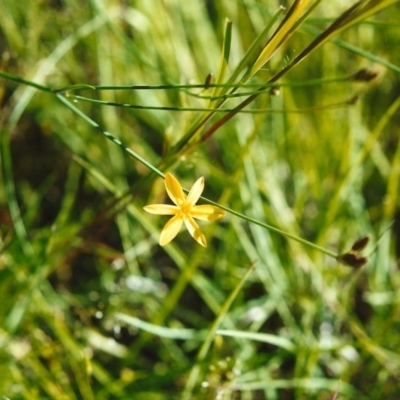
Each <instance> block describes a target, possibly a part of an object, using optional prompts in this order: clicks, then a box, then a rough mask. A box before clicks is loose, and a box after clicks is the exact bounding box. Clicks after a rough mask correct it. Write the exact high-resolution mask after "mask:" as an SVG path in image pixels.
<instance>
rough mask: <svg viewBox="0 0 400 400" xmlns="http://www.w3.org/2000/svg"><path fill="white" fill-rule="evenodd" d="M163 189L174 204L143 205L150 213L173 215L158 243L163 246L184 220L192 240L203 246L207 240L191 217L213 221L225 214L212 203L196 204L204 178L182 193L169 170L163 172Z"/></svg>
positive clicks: (180, 187)
mask: <svg viewBox="0 0 400 400" xmlns="http://www.w3.org/2000/svg"><path fill="white" fill-rule="evenodd" d="M165 189H166V190H167V193H168V196H169V197H170V199H171V200H172V201H173V202H174V203H175V205H174V206H173V205H168V204H152V205H149V206H146V207H144V210H145V211H147V212H148V213H150V214H158V215H173V217H172V218H171V219H170V220H169V221H168V222H167V224H166V225H165V226H164V228H163V230H162V231H161V236H160V245H161V246H165V245H166V244H168V243H169V242H170V241H171V240H172V239H174V237H175V236H176V235H177V234H178V232H179V231H180V229H181V227H182V223H183V222H184V223H185V225H186V228H187V229H188V231H189V233H190V234H191V235H192V237H193V238H194V240H196V241H197V242H198V243H199V244H201V245H202V246H204V247H207V241H206V238H205V237H204V235H203V234H202V233H201V230H200V228H199V226H198V225H197V223H196V221H195V220H194V219H193V218H197V219H200V220H203V221H215V220H217V219H220V218H222V217H224V216H225V211H224V210H221V209H220V208H219V207H216V206H212V205H208V204H206V205H202V206H196V205H195V204H196V202H197V200H198V199H199V197H200V196H201V193H202V192H203V189H204V178H203V177H201V178H199V179H198V180H197V181H196V182H195V184H194V185H193V186H192V188H191V189H190V192H189V194H188V195H187V197H186V195H185V194H184V193H183V190H182V186H181V185H180V184H179V182H178V180H177V179H176V178H175V177H174V176H173V175H171V174H170V173H169V172H167V173H166V174H165Z"/></svg>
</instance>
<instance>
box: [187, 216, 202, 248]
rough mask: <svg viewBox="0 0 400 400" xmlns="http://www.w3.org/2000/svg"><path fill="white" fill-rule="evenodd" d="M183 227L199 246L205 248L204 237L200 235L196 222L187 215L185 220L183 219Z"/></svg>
mask: <svg viewBox="0 0 400 400" xmlns="http://www.w3.org/2000/svg"><path fill="white" fill-rule="evenodd" d="M184 221H185V225H186V228H187V230H188V231H189V233H190V234H191V235H192V237H193V239H194V240H195V241H196V242H197V243H199V244H201V245H202V246H204V247H207V241H206V238H205V236H204V235H203V234H202V233H201V230H200V228H199V226H198V225H197V224H196V221H195V220H194V219H193V218H192V217H191V216H190V215H188V216H187V218H185V219H184Z"/></svg>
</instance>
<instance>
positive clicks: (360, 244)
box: [351, 236, 369, 251]
mask: <svg viewBox="0 0 400 400" xmlns="http://www.w3.org/2000/svg"><path fill="white" fill-rule="evenodd" d="M368 242H369V236H365V237H363V238H361V239H358V240H357V241H356V242H355V243H354V244H353V246H352V248H351V249H352V250H353V251H360V250H362V249H363V248H364V247H365V246H366V245H367V244H368Z"/></svg>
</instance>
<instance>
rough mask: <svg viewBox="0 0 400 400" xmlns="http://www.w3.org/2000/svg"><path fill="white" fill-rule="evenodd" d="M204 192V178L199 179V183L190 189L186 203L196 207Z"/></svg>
mask: <svg viewBox="0 0 400 400" xmlns="http://www.w3.org/2000/svg"><path fill="white" fill-rule="evenodd" d="M203 190H204V177H201V178H199V179H197V181H196V182H195V183H194V185H193V186H192V188H191V189H190V192H189V194H188V197H187V199H186V202H187V203H189V204H191V205H195V204H196V203H197V200H198V199H199V197H200V196H201V194H202V193H203Z"/></svg>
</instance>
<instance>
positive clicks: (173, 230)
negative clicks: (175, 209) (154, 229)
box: [159, 215, 183, 246]
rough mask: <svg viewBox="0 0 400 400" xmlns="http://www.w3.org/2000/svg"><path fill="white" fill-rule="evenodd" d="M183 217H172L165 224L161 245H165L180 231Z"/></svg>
mask: <svg viewBox="0 0 400 400" xmlns="http://www.w3.org/2000/svg"><path fill="white" fill-rule="evenodd" d="M182 221H183V220H182V218H181V217H180V216H179V215H175V217H172V218H171V219H170V220H169V221H168V222H167V223H166V224H165V226H164V228H163V230H162V231H161V235H160V241H159V243H160V245H161V246H165V245H166V244H168V243H169V242H170V241H171V240H172V239H174V238H175V236H176V235H177V234H178V233H179V231H180V229H181V226H182Z"/></svg>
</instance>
